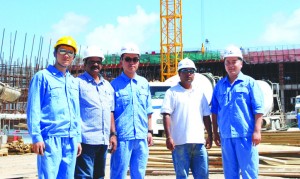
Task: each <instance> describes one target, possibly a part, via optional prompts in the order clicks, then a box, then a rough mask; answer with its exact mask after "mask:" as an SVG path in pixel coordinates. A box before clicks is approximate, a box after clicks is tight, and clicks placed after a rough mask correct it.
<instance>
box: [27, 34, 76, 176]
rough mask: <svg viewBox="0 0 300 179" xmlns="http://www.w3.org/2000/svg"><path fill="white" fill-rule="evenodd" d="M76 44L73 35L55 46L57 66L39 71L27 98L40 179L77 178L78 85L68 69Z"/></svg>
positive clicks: (29, 124) (29, 125)
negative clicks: (75, 172) (75, 175)
mask: <svg viewBox="0 0 300 179" xmlns="http://www.w3.org/2000/svg"><path fill="white" fill-rule="evenodd" d="M76 53H77V45H76V42H75V40H74V39H73V38H72V37H70V36H64V37H62V38H60V39H59V40H58V41H57V43H56V44H55V46H54V57H55V58H56V61H55V64H54V65H49V66H48V68H47V69H44V70H41V71H39V72H37V73H36V74H35V75H34V76H33V78H32V80H31V82H30V88H29V95H28V106H27V124H28V130H29V133H30V135H31V137H32V144H33V151H34V153H36V154H37V155H38V156H37V166H38V176H39V178H64V179H67V178H70V179H71V178H74V170H75V162H76V157H77V156H78V155H80V153H81V145H80V143H81V132H80V130H81V126H80V121H81V119H80V109H79V91H78V82H77V80H76V79H75V78H74V77H73V76H72V75H71V74H70V72H69V71H68V70H67V68H68V66H70V65H71V64H72V62H73V60H74V58H75V55H76Z"/></svg>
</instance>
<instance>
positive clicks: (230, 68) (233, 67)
mask: <svg viewBox="0 0 300 179" xmlns="http://www.w3.org/2000/svg"><path fill="white" fill-rule="evenodd" d="M224 65H225V70H226V72H227V74H228V76H229V77H232V76H237V75H238V74H239V73H240V71H241V69H242V67H243V61H242V60H240V59H239V58H237V57H227V58H226V59H225V62H224Z"/></svg>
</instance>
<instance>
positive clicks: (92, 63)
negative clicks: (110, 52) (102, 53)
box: [86, 60, 102, 65]
mask: <svg viewBox="0 0 300 179" xmlns="http://www.w3.org/2000/svg"><path fill="white" fill-rule="evenodd" d="M86 63H87V64H88V65H94V64H95V63H97V65H102V61H100V60H99V61H90V60H88V61H87V62H86Z"/></svg>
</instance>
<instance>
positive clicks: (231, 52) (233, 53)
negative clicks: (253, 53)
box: [223, 45, 243, 60]
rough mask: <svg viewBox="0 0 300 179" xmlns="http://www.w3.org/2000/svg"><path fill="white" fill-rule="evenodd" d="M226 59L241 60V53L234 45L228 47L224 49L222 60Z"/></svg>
mask: <svg viewBox="0 0 300 179" xmlns="http://www.w3.org/2000/svg"><path fill="white" fill-rule="evenodd" d="M227 57H238V58H240V59H241V60H243V54H242V51H241V50H240V48H238V47H236V46H234V45H231V46H228V47H227V48H226V50H225V51H224V56H223V59H224V60H225V58H227Z"/></svg>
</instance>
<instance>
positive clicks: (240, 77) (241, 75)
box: [223, 72, 245, 84]
mask: <svg viewBox="0 0 300 179" xmlns="http://www.w3.org/2000/svg"><path fill="white" fill-rule="evenodd" d="M244 79H245V75H244V73H242V72H240V73H239V74H238V77H237V78H236V79H235V81H244ZM225 82H226V83H228V84H230V81H229V78H228V75H227V76H226V79H225V80H224V81H223V83H225Z"/></svg>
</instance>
